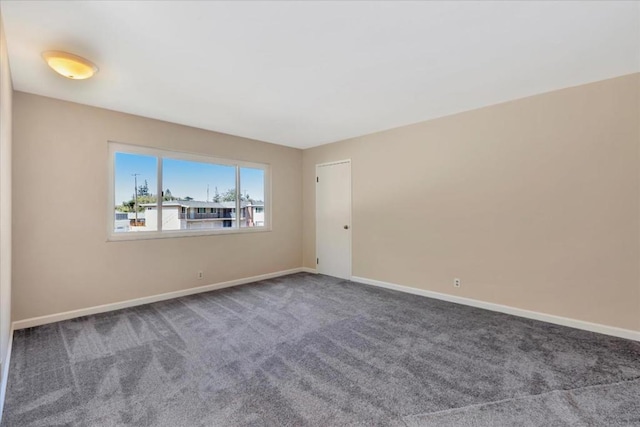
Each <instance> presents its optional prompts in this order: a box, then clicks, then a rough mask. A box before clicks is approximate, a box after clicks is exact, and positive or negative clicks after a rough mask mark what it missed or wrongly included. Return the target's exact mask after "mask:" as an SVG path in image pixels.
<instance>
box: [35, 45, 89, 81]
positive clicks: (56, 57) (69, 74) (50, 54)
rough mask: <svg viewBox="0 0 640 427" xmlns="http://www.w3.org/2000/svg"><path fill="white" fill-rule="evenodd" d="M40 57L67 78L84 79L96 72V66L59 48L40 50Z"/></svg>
mask: <svg viewBox="0 0 640 427" xmlns="http://www.w3.org/2000/svg"><path fill="white" fill-rule="evenodd" d="M42 57H43V58H44V60H45V61H47V64H48V65H49V67H51V68H52V69H53V70H54V71H55V72H56V73H58V74H60V75H62V76H65V77H66V78H68V79H73V80H84V79H88V78H89V77H91V76H93V75H94V74H95V73H97V72H98V67H96V65H95V64H94V63H92V62H91V61H88V60H86V59H84V58H82V57H81V56H78V55H74V54H72V53H68V52H62V51H59V50H49V51H47V52H42Z"/></svg>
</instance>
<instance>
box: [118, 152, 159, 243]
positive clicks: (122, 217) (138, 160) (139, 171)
mask: <svg viewBox="0 0 640 427" xmlns="http://www.w3.org/2000/svg"><path fill="white" fill-rule="evenodd" d="M114 161H115V164H114V171H115V177H114V189H115V199H114V200H115V203H116V206H115V210H116V212H115V223H114V227H113V229H114V231H115V232H135V231H155V230H157V225H156V222H157V218H156V217H155V216H154V215H151V216H150V215H149V212H150V211H149V210H148V209H149V206H150V205H153V204H155V203H156V196H157V179H156V178H157V176H158V175H157V167H158V161H157V159H156V158H155V157H153V156H142V155H139V154H128V153H115V159H114ZM154 211H155V209H154Z"/></svg>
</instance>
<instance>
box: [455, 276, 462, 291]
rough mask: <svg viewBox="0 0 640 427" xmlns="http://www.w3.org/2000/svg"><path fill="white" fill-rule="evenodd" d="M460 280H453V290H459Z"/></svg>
mask: <svg viewBox="0 0 640 427" xmlns="http://www.w3.org/2000/svg"><path fill="white" fill-rule="evenodd" d="M460 284H461V283H460V279H458V278H457V277H456V278H455V279H453V287H454V288H459V287H460Z"/></svg>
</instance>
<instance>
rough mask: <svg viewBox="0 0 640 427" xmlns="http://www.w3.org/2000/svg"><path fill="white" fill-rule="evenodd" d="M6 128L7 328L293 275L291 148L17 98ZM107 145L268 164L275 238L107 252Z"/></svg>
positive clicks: (295, 190)
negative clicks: (9, 203)
mask: <svg viewBox="0 0 640 427" xmlns="http://www.w3.org/2000/svg"><path fill="white" fill-rule="evenodd" d="M80 84H82V82H80ZM13 118H14V122H13V123H14V141H15V144H14V151H13V162H14V163H13V166H14V175H13V180H14V183H15V187H14V194H13V207H14V210H13V219H14V228H13V237H14V239H13V243H14V247H13V257H14V263H13V268H14V287H13V289H14V292H13V319H14V320H22V319H26V318H31V317H35V316H42V315H47V314H53V313H59V312H63V311H67V310H74V309H80V308H86V307H91V306H95V305H99V304H106V303H111V302H117V301H123V300H128V299H131V298H138V297H144V296H149V295H155V294H160V293H164V292H170V291H176V290H181V289H185V288H190V287H195V286H202V285H206V284H211V283H217V282H222V281H227V280H232V279H238V278H244V277H250V276H254V275H259V274H264V273H269V272H275V271H281V270H287V269H291V268H297V267H300V266H301V264H302V259H301V254H302V247H301V244H302V238H301V230H302V213H301V209H302V194H301V173H302V152H301V151H300V150H297V149H293V148H287V147H283V146H278V145H273V144H267V143H263V142H259V141H252V140H248V139H244V138H239V137H234V136H229V135H224V134H219V133H215V132H208V131H204V130H199V129H194V128H189V127H185V126H180V125H176V124H171V123H167V122H161V121H157V120H151V119H145V118H142V117H136V116H132V115H127V114H122V113H117V112H113V111H107V110H103V109H99V108H93V107H88V106H83V105H79V104H74V103H69V102H64V101H59V100H54V99H51V98H44V97H41V96H37V95H30V94H26V93H21V92H15V93H14V110H13ZM108 140H115V141H119V142H128V143H134V144H139V145H146V146H154V147H160V148H169V149H179V150H184V151H189V152H195V153H203V154H212V155H215V156H218V157H223V158H229V159H239V160H246V161H255V162H262V163H269V164H271V176H272V187H273V192H272V209H273V231H271V232H263V233H251V234H234V235H218V236H206V237H186V238H173V239H156V240H141V241H126V242H107V241H106V237H107V236H106V221H107V206H106V205H107V180H108V179H107V164H108V160H107V141H108ZM198 270H203V271H204V275H205V278H204V280H197V278H196V272H197V271H198Z"/></svg>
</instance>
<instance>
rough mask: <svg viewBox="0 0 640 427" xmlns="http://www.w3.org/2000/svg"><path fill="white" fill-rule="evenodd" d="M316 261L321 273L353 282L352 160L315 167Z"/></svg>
mask: <svg viewBox="0 0 640 427" xmlns="http://www.w3.org/2000/svg"><path fill="white" fill-rule="evenodd" d="M316 257H317V259H316V262H317V266H316V268H317V271H318V273H321V274H327V275H329V276H334V277H340V278H342V279H347V280H350V279H351V161H350V160H344V161H340V162H334V163H326V164H322V165H316Z"/></svg>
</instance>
